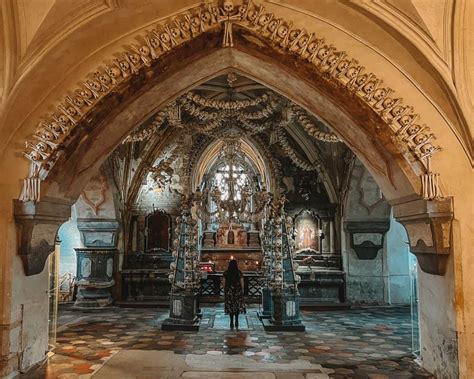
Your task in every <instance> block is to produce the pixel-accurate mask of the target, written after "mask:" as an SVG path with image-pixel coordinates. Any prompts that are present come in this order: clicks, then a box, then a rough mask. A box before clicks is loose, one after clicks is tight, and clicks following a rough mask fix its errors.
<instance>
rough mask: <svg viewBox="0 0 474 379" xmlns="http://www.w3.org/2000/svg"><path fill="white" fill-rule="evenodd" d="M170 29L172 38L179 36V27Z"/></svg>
mask: <svg viewBox="0 0 474 379" xmlns="http://www.w3.org/2000/svg"><path fill="white" fill-rule="evenodd" d="M170 31H171V35H172V36H173V37H174V38H177V37H179V34H180V32H179V29H178V28H171V29H170Z"/></svg>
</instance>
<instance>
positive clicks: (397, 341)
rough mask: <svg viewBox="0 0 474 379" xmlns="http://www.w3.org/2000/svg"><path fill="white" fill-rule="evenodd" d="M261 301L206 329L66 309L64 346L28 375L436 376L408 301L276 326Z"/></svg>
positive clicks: (130, 313)
mask: <svg viewBox="0 0 474 379" xmlns="http://www.w3.org/2000/svg"><path fill="white" fill-rule="evenodd" d="M256 311H257V309H256V308H250V309H249V311H248V313H247V314H246V315H241V320H240V323H241V329H240V330H239V331H231V330H229V329H228V328H227V322H228V319H227V317H225V315H224V314H223V309H222V307H220V306H219V305H217V306H212V307H211V306H210V307H206V308H203V319H202V323H201V328H200V331H199V332H197V333H196V332H171V331H161V330H160V323H161V321H162V320H163V319H165V318H166V317H167V310H165V309H158V310H157V309H124V308H110V309H108V310H103V311H100V312H95V313H85V312H81V311H73V310H71V309H70V308H68V307H63V308H61V310H60V317H59V327H58V335H57V346H56V350H55V354H52V355H51V356H50V358H49V360H48V362H47V363H46V364H45V365H43V366H42V367H40V368H38V369H36V370H34V371H31V372H29V373H26V374H23V375H22V376H21V377H22V378H32V379H35V378H60V379H70V378H71V379H72V378H80V379H85V378H90V377H93V378H94V379H108V378H114V379H126V378H137V379H138V378H140V379H144V378H146V379H148V378H149V379H151V378H180V377H183V378H208V379H211V378H229V379H233V378H243V379H244V378H252V379H257V378H262V379H267V378H269V379H271V378H276V379H283V378H285V379H289V378H292V379H293V378H294V379H298V378H302V379H304V378H306V379H316V378H318V379H319V378H372V379H382V378H430V377H432V376H430V375H429V374H428V373H426V372H424V371H423V370H422V369H420V367H419V366H418V365H417V364H416V363H415V362H414V360H413V356H412V355H411V349H412V344H411V333H412V331H411V322H410V312H409V309H408V308H404V307H374V308H358V309H351V310H341V311H324V312H322V311H317V312H316V311H303V312H302V315H303V321H304V323H305V325H306V332H279V333H266V332H265V331H264V330H263V328H262V326H261V324H260V322H259V320H258V318H257V317H256Z"/></svg>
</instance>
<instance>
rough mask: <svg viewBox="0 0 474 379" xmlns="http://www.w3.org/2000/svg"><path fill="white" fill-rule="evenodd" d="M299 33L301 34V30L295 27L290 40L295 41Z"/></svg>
mask: <svg viewBox="0 0 474 379" xmlns="http://www.w3.org/2000/svg"><path fill="white" fill-rule="evenodd" d="M298 34H300V30H299V29H293V30H292V31H291V32H290V41H294V40H295V39H296V37H298Z"/></svg>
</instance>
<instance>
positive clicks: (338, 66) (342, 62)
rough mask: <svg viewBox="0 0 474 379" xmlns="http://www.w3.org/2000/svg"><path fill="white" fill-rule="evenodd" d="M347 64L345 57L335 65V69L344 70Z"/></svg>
mask: <svg viewBox="0 0 474 379" xmlns="http://www.w3.org/2000/svg"><path fill="white" fill-rule="evenodd" d="M348 66H349V61H348V60H347V59H344V60H342V61H340V62H339V64H338V65H337V69H338V70H339V71H344V70H345V69H346V68H347V67H348Z"/></svg>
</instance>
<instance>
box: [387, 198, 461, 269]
mask: <svg viewBox="0 0 474 379" xmlns="http://www.w3.org/2000/svg"><path fill="white" fill-rule="evenodd" d="M391 203H392V205H393V215H394V217H395V219H396V220H397V221H398V222H400V223H401V224H402V225H403V226H404V227H405V229H406V231H407V234H408V239H409V241H410V251H411V252H412V253H413V254H415V255H416V257H417V259H418V264H419V265H420V268H421V269H422V270H423V271H424V272H426V273H428V274H433V275H444V274H445V273H446V267H447V263H448V258H449V255H450V252H451V245H452V243H451V239H452V231H451V226H452V220H453V218H454V214H453V198H452V197H447V198H443V199H438V200H424V199H420V198H417V199H400V200H399V201H392V202H391Z"/></svg>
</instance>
